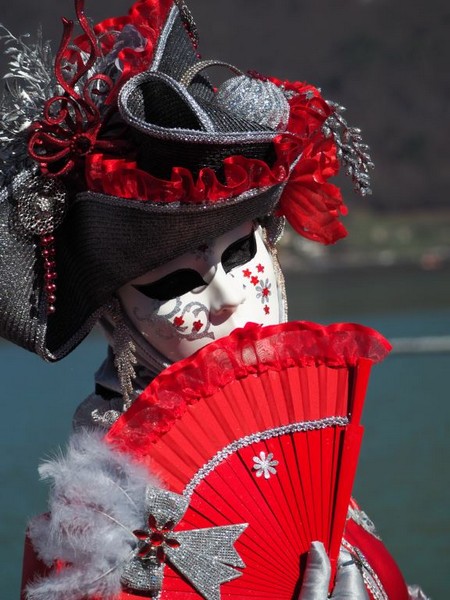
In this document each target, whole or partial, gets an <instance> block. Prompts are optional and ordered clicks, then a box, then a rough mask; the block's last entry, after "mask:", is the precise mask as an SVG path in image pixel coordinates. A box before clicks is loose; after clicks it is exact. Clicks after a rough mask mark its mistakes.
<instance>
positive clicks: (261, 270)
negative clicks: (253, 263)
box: [256, 264, 264, 273]
mask: <svg viewBox="0 0 450 600" xmlns="http://www.w3.org/2000/svg"><path fill="white" fill-rule="evenodd" d="M256 268H257V269H258V273H264V265H261V264H259V265H258V266H257V267H256Z"/></svg>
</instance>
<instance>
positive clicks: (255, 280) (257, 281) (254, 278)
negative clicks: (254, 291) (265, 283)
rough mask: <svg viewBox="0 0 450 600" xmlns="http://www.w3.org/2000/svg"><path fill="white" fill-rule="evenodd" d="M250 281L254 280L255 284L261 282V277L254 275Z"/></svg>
mask: <svg viewBox="0 0 450 600" xmlns="http://www.w3.org/2000/svg"><path fill="white" fill-rule="evenodd" d="M250 281H251V282H252V284H253V285H258V283H259V279H258V277H255V275H253V277H252V278H251V279H250Z"/></svg>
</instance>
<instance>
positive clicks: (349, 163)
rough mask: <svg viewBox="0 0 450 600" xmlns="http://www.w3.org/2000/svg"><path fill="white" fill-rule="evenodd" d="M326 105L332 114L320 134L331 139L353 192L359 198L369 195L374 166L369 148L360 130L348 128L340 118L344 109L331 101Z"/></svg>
mask: <svg viewBox="0 0 450 600" xmlns="http://www.w3.org/2000/svg"><path fill="white" fill-rule="evenodd" d="M327 104H328V105H329V106H330V108H331V109H332V110H333V112H332V114H331V115H330V116H329V117H328V118H327V120H326V121H325V123H324V124H323V127H322V133H323V134H324V136H325V137H327V138H329V137H331V136H332V137H333V139H334V141H335V143H336V145H337V147H338V158H339V160H340V161H341V162H342V164H343V165H344V168H345V174H346V175H348V176H349V177H351V178H352V181H353V184H354V188H355V191H356V192H358V193H359V194H360V195H361V196H367V195H370V194H371V193H372V190H371V188H370V175H369V171H370V170H371V169H373V168H374V166H375V165H374V163H373V162H372V159H371V158H370V154H369V146H368V145H367V144H364V143H363V141H362V137H361V130H360V129H358V128H356V127H349V126H348V124H347V121H346V120H345V119H344V117H343V116H342V114H343V113H344V112H345V107H343V106H340V105H339V104H336V102H331V101H327Z"/></svg>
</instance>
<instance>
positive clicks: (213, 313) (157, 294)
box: [118, 222, 282, 361]
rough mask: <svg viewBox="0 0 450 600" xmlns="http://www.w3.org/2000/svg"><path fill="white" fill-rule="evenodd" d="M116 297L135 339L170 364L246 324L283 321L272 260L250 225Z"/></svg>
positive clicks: (131, 285)
mask: <svg viewBox="0 0 450 600" xmlns="http://www.w3.org/2000/svg"><path fill="white" fill-rule="evenodd" d="M118 297H119V299H120V302H121V304H122V307H123V309H124V311H125V313H126V315H127V316H128V318H129V319H130V320H131V322H132V323H133V325H134V327H135V328H136V330H137V331H138V332H139V334H140V335H142V336H143V338H145V340H146V341H147V342H148V343H149V344H151V345H152V346H153V347H154V348H156V349H157V350H158V351H159V352H160V353H161V354H162V355H164V356H165V357H166V358H168V359H169V360H170V361H177V360H180V359H182V358H185V357H187V356H190V355H191V354H193V353H194V352H196V351H197V350H198V349H199V348H202V347H203V346H206V344H209V343H210V342H212V341H214V340H217V339H219V338H221V337H224V336H226V335H228V334H229V333H231V332H232V331H233V330H234V329H236V328H237V327H243V326H244V325H246V323H248V322H254V323H259V324H261V325H273V324H276V323H279V322H280V321H281V318H282V307H281V302H280V299H279V294H278V289H277V279H276V276H275V273H274V267H273V262H272V257H271V255H270V253H269V251H268V250H267V248H266V245H265V243H264V241H263V238H262V231H261V228H257V229H256V230H255V229H254V226H253V224H252V223H250V222H248V223H245V224H243V225H241V226H239V227H237V228H236V229H234V230H233V231H230V232H229V233H226V234H225V235H223V236H221V237H219V238H216V239H215V240H214V241H213V242H211V243H210V244H207V245H204V246H202V247H201V248H199V249H197V250H196V251H193V252H188V253H186V254H183V255H182V256H180V257H178V258H175V259H174V260H172V261H170V262H168V263H166V264H164V265H162V266H160V267H158V268H156V269H154V270H153V271H150V272H148V273H146V274H145V275H143V276H142V277H138V278H137V279H134V280H133V281H130V282H129V283H127V284H126V285H125V286H123V287H122V288H120V290H119V291H118Z"/></svg>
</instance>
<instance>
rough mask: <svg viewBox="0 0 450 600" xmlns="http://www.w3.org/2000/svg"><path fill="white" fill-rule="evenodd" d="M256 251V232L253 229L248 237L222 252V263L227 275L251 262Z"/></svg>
mask: <svg viewBox="0 0 450 600" xmlns="http://www.w3.org/2000/svg"><path fill="white" fill-rule="evenodd" d="M256 250H257V247H256V238H255V230H254V229H253V228H252V230H251V232H250V233H249V234H248V235H246V236H244V237H242V238H240V239H239V240H236V241H235V242H233V243H232V244H230V245H229V246H228V248H225V250H224V251H223V252H222V257H221V263H222V267H223V270H224V271H225V273H229V272H230V271H231V270H232V269H235V268H236V267H241V266H243V265H245V264H247V263H248V262H250V261H251V260H252V258H254V256H255V254H256Z"/></svg>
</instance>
